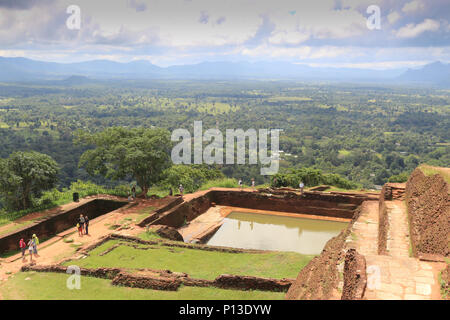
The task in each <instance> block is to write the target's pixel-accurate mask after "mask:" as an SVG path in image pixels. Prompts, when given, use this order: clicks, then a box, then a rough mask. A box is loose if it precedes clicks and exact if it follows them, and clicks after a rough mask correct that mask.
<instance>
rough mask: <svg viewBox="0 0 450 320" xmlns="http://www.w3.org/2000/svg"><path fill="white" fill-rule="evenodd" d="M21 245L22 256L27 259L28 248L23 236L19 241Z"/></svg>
mask: <svg viewBox="0 0 450 320" xmlns="http://www.w3.org/2000/svg"><path fill="white" fill-rule="evenodd" d="M19 247H20V251H22V258H23V259H25V251H26V249H27V244H26V243H25V241H24V240H23V238H22V239H20V241H19Z"/></svg>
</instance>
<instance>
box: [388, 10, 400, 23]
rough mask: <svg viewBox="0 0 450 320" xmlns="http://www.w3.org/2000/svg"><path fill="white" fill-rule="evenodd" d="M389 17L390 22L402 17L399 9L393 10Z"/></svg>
mask: <svg viewBox="0 0 450 320" xmlns="http://www.w3.org/2000/svg"><path fill="white" fill-rule="evenodd" d="M387 19H388V21H389V23H390V24H394V23H396V22H397V21H398V19H400V15H399V14H398V12H397V11H392V12H391V13H389V14H388V16H387Z"/></svg>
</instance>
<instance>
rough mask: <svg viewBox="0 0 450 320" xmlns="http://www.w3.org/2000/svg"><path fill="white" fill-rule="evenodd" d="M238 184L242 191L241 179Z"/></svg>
mask: <svg viewBox="0 0 450 320" xmlns="http://www.w3.org/2000/svg"><path fill="white" fill-rule="evenodd" d="M238 184H239V188H240V189H241V190H242V180H241V179H239V182H238Z"/></svg>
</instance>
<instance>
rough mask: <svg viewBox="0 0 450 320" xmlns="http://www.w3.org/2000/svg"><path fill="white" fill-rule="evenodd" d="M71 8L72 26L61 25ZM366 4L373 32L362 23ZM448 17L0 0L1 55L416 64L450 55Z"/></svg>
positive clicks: (421, 5)
mask: <svg viewBox="0 0 450 320" xmlns="http://www.w3.org/2000/svg"><path fill="white" fill-rule="evenodd" d="M70 5H77V6H79V8H80V9H81V28H80V30H70V29H68V28H67V26H66V20H67V19H68V17H69V14H67V12H66V10H67V7H68V6H70ZM370 5H377V6H378V7H379V8H380V12H381V25H380V26H381V29H379V30H370V29H369V28H368V27H367V25H366V22H367V18H368V17H369V16H370V14H368V13H367V12H366V10H367V8H368V7H369V6H370ZM449 17H450V1H449V0H405V1H399V0H395V1H394V0H369V1H362V0H308V1H302V0H295V1H292V0H277V1H273V0H272V1H266V0H239V1H237V0H220V1H217V0H95V1H94V0H0V55H1V56H9V57H15V56H20V57H28V58H32V59H37V60H46V61H57V62H76V61H85V60H92V59H109V60H115V61H122V62H127V61H132V60H148V61H150V62H152V63H154V64H157V65H160V66H168V65H175V64H191V63H197V62H202V61H290V62H293V63H301V64H308V65H313V66H315V65H322V66H323V65H326V66H346V67H364V68H376V69H386V68H395V67H417V66H420V65H423V64H426V63H429V62H433V61H436V60H440V61H443V62H450V23H449Z"/></svg>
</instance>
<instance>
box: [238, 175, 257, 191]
mask: <svg viewBox="0 0 450 320" xmlns="http://www.w3.org/2000/svg"><path fill="white" fill-rule="evenodd" d="M251 182H252V184H251V186H252V189H253V190H255V179H253V178H252V181H251ZM238 184H239V188H240V189H241V190H242V189H244V185H243V182H242V179H239V181H238Z"/></svg>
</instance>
